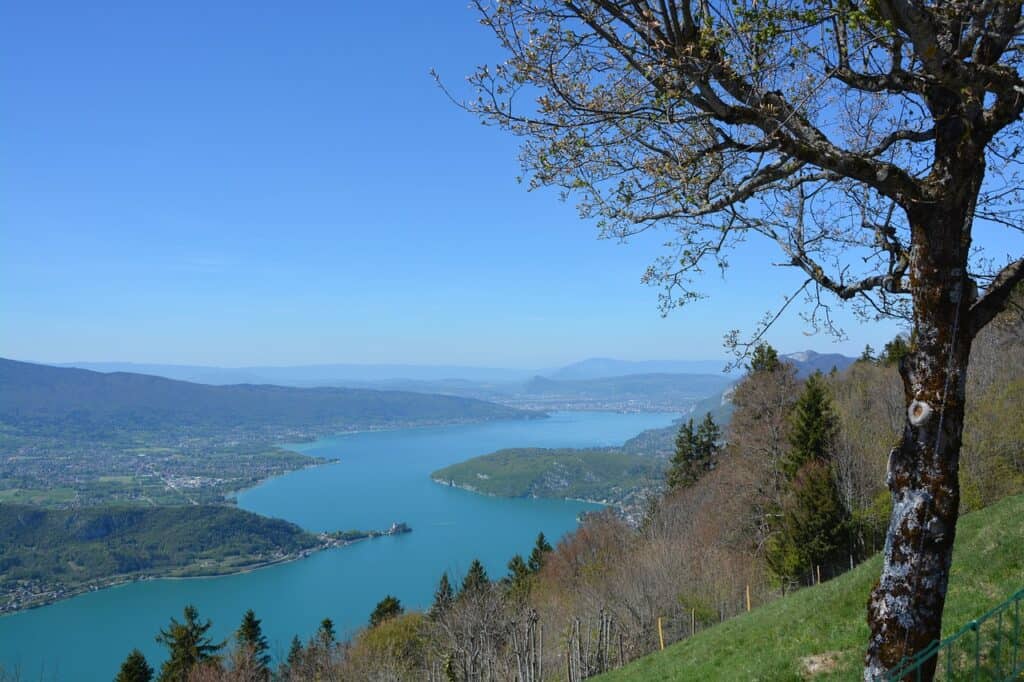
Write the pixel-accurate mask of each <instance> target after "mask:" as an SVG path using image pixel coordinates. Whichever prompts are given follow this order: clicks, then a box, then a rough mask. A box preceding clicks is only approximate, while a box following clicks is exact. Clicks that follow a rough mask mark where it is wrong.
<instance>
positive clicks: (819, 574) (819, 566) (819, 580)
mask: <svg viewBox="0 0 1024 682" xmlns="http://www.w3.org/2000/svg"><path fill="white" fill-rule="evenodd" d="M818 584H819V585H820V584H821V564H818Z"/></svg>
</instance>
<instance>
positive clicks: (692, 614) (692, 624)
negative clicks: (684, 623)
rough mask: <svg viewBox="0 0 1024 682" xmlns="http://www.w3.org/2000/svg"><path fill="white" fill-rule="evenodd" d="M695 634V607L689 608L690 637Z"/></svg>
mask: <svg viewBox="0 0 1024 682" xmlns="http://www.w3.org/2000/svg"><path fill="white" fill-rule="evenodd" d="M695 634H697V609H695V608H691V609H690V637H693V636H694V635H695Z"/></svg>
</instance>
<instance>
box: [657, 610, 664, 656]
mask: <svg viewBox="0 0 1024 682" xmlns="http://www.w3.org/2000/svg"><path fill="white" fill-rule="evenodd" d="M658 642H659V643H660V644H661V649H662V651H664V650H665V633H663V632H662V631H661V616H658Z"/></svg>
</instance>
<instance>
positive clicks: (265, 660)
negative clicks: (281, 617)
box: [235, 609, 270, 679]
mask: <svg viewBox="0 0 1024 682" xmlns="http://www.w3.org/2000/svg"><path fill="white" fill-rule="evenodd" d="M235 642H236V643H237V644H238V646H239V647H245V648H246V650H247V652H248V654H249V655H250V656H252V660H253V662H254V663H255V667H256V674H257V675H258V676H259V677H260V679H266V678H267V677H269V676H270V654H269V653H268V652H269V651H270V646H269V645H268V644H267V638H266V637H265V636H264V635H263V628H262V626H261V621H260V620H259V619H258V618H257V617H256V614H255V613H254V612H253V610H252V609H249V610H248V611H246V612H245V616H243V617H242V624H241V625H239V626H238V630H236V631H235Z"/></svg>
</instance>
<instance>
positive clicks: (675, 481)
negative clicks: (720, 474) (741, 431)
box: [666, 412, 722, 490]
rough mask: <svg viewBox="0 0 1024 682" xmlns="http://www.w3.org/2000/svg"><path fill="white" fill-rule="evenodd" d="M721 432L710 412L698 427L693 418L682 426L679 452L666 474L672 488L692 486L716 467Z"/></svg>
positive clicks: (673, 458) (677, 451) (678, 442)
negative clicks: (695, 426) (695, 425)
mask: <svg viewBox="0 0 1024 682" xmlns="http://www.w3.org/2000/svg"><path fill="white" fill-rule="evenodd" d="M721 435H722V431H721V429H719V428H718V424H716V423H715V420H714V419H713V418H712V417H711V413H710V412H708V413H707V414H705V415H704V420H703V421H702V422H701V423H700V426H698V427H697V428H696V429H694V426H693V420H692V419H690V420H689V421H687V422H686V423H684V424H683V425H682V426H680V427H679V433H678V434H677V435H676V453H675V455H673V457H672V460H671V463H670V465H669V469H668V472H667V473H666V482H667V483H668V487H669V489H670V490H674V489H676V488H685V487H689V486H691V485H693V484H694V483H696V482H697V480H698V479H699V478H700V477H701V476H703V475H704V474H705V473H706V472H708V471H711V470H712V469H714V468H715V463H716V457H717V454H718V448H719V445H718V440H719V439H720V438H721Z"/></svg>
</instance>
